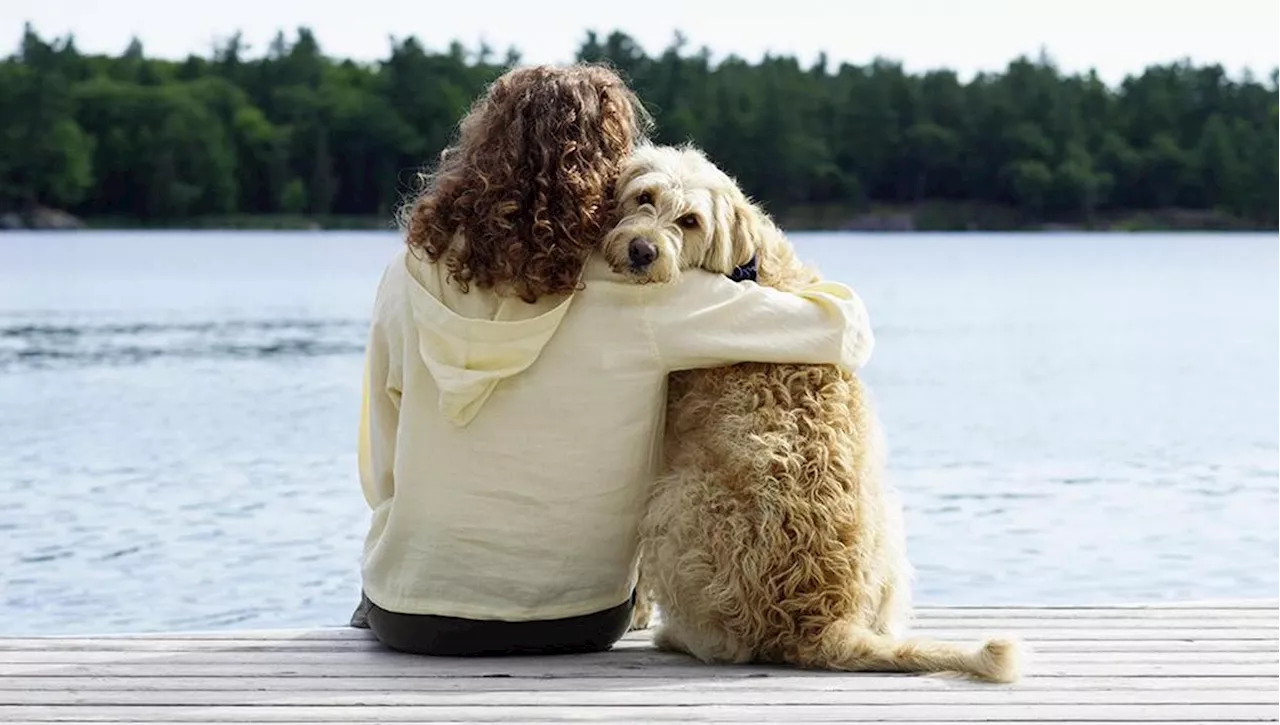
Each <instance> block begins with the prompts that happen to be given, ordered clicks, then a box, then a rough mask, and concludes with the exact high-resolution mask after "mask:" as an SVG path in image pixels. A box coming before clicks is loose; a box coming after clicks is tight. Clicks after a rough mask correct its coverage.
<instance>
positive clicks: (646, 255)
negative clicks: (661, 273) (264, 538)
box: [627, 237, 658, 269]
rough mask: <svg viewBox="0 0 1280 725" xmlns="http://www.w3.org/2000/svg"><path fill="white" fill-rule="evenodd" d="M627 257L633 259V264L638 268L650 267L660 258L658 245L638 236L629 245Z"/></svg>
mask: <svg viewBox="0 0 1280 725" xmlns="http://www.w3.org/2000/svg"><path fill="white" fill-rule="evenodd" d="M627 257H629V258H630V259H631V266H632V267H635V268H636V269H641V268H643V267H648V266H649V265H650V264H653V260H655V259H657V258H658V245H656V244H654V243H653V242H651V241H649V240H648V239H645V238H644V237H636V238H635V239H632V240H631V244H629V245H627Z"/></svg>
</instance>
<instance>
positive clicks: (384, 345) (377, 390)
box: [356, 323, 400, 510]
mask: <svg viewBox="0 0 1280 725" xmlns="http://www.w3.org/2000/svg"><path fill="white" fill-rule="evenodd" d="M389 353H390V350H389V346H388V341H387V338H386V336H385V335H384V334H383V332H382V330H381V329H380V326H379V325H378V324H377V323H375V324H374V325H373V328H372V330H371V331H370V335H369V344H368V348H367V350H366V352H365V363H364V382H363V384H362V385H361V399H360V426H359V441H358V444H357V447H356V451H357V460H358V464H359V468H360V488H361V490H362V491H363V492H364V500H365V501H366V502H367V503H368V504H369V508H371V509H375V510H376V509H377V508H378V507H379V506H381V505H382V504H383V503H385V502H386V501H388V500H389V499H391V497H392V496H394V495H395V476H394V470H395V458H396V428H397V427H398V425H399V418H400V389H399V387H400V386H399V383H398V377H399V376H398V375H396V374H395V372H396V371H395V370H394V369H393V368H394V366H393V365H392V364H391V362H392V356H391V355H390V354H389Z"/></svg>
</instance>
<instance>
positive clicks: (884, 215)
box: [0, 201, 1280, 233]
mask: <svg viewBox="0 0 1280 725" xmlns="http://www.w3.org/2000/svg"><path fill="white" fill-rule="evenodd" d="M769 211H770V213H772V214H773V215H774V217H775V218H776V219H777V220H778V221H779V223H780V224H781V225H782V226H783V227H784V228H785V229H788V230H791V231H849V232H900V233H901V232H938V231H973V232H983V231H988V232H1007V231H1027V232H1036V231H1045V232H1062V231H1112V232H1115V231H1134V232H1137V231H1141V232H1160V231H1255V232H1275V231H1280V230H1278V229H1277V227H1275V226H1260V225H1258V224H1257V223H1256V222H1251V221H1249V220H1246V219H1242V218H1239V217H1236V216H1233V215H1230V214H1226V213H1222V212H1216V211H1205V210H1198V209H1179V208H1170V209H1158V210H1152V209H1133V210H1119V211H1111V212H1107V213H1105V214H1098V215H1096V216H1095V217H1094V218H1092V219H1083V218H1081V219H1055V220H1043V219H1029V218H1027V217H1026V216H1025V215H1024V214H1022V213H1021V212H1020V211H1019V210H1018V209H1016V208H1014V207H1004V206H999V205H993V204H980V203H969V202H947V201H936V202H924V203H920V204H916V205H898V206H891V205H875V206H872V207H871V208H868V209H863V210H856V211H855V210H850V208H849V207H848V206H845V205H839V204H810V205H794V206H791V207H789V208H786V209H770V210H769ZM17 229H33V230H75V229H98V230H132V229H137V230H146V229H191V230H212V229H226V230H241V231H273V230H274V231H299V230H312V231H321V230H344V229H345V230H364V231H373V230H387V231H391V230H393V229H395V224H394V221H393V220H392V219H391V218H390V217H389V216H363V215H361V216H333V215H327V216H308V215H305V214H233V215H223V216H201V217H193V218H186V219H181V218H175V219H164V220H140V219H132V218H127V217H90V218H87V219H81V218H78V217H75V216H73V215H71V214H69V213H67V212H65V211H62V210H58V209H51V208H48V207H36V208H35V209H32V210H28V211H25V212H21V213H20V212H7V213H0V231H4V230H17Z"/></svg>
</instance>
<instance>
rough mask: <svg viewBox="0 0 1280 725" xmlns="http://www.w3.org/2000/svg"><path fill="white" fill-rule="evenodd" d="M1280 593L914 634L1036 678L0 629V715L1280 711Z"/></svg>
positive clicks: (456, 718)
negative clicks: (1012, 639) (1008, 641)
mask: <svg viewBox="0 0 1280 725" xmlns="http://www.w3.org/2000/svg"><path fill="white" fill-rule="evenodd" d="M1277 606H1278V603H1277V602H1275V601H1270V600H1268V601H1261V602H1256V601H1251V602H1228V603H1203V604H1179V605H1152V606H1126V607H1003V608H978V607H946V608H922V609H921V610H920V611H919V622H918V625H917V630H916V631H917V632H918V633H921V634H928V635H934V636H938V637H947V638H953V639H964V640H968V639H976V638H978V637H980V636H981V635H983V634H992V633H998V632H1005V633H1011V634H1015V635H1018V636H1020V637H1021V638H1023V639H1024V640H1025V641H1026V642H1028V643H1029V644H1030V645H1031V647H1032V648H1033V649H1034V654H1033V658H1032V659H1031V660H1030V661H1029V662H1028V664H1027V668H1026V673H1027V676H1026V677H1025V679H1023V680H1022V681H1021V682H1019V683H1016V684H1013V685H990V684H979V683H973V682H970V681H966V680H959V679H956V678H954V677H949V676H940V675H928V676H918V675H880V674H871V675H867V674H858V675H847V674H833V673H804V672H798V671H795V670H788V669H780V668H772V667H769V668H766V667H756V666H744V667H707V666H703V665H701V664H698V663H696V662H693V661H691V660H689V659H687V658H685V657H681V656H677V655H668V654H662V653H658V652H655V651H653V649H652V648H651V647H650V646H649V644H648V633H646V632H640V633H633V634H632V635H631V636H629V637H628V638H627V639H626V641H625V642H623V643H621V644H620V645H619V646H618V647H617V648H616V649H615V650H614V651H612V652H609V653H604V654H598V655H580V656H562V657H540V658H507V659H433V658H426V657H415V656H411V655H402V654H397V653H393V652H388V651H386V650H384V649H382V648H381V647H380V645H378V644H377V643H376V642H375V641H373V640H372V639H371V637H370V635H369V634H368V633H367V632H365V631H361V630H352V629H321V630H297V631H265V632H208V633H183V634H145V635H130V636H122V635H116V636H102V637H91V638H86V637H51V638H7V639H4V638H0V721H3V722H23V723H37V722H39V723H46V722H61V723H71V722H130V723H157V722H167V723H178V722H204V723H321V722H341V723H400V722H455V723H461V722H521V723H543V722H564V721H591V722H627V723H646V722H666V721H721V722H734V723H770V724H774V723H777V724H779V725H780V724H781V723H801V722H824V723H829V722H857V723H864V724H870V723H889V722H913V723H971V722H998V723H1006V724H1007V723H1027V724H1030V723H1052V722H1074V723H1090V724H1092V725H1098V724H1099V723H1129V722H1139V723H1145V724H1146V725H1151V724H1152V723H1175V722H1177V723H1191V722H1194V723H1227V722H1230V723H1236V722H1273V723H1274V722H1277V721H1278V719H1277V713H1278V710H1280V699H1278V695H1277V690H1278V689H1280V664H1278V662H1280V648H1278V646H1277V632H1278V631H1280V618H1278V613H1280V609H1278V608H1277Z"/></svg>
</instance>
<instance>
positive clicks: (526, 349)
mask: <svg viewBox="0 0 1280 725" xmlns="http://www.w3.org/2000/svg"><path fill="white" fill-rule="evenodd" d="M406 263H407V264H408V265H409V266H410V269H411V273H410V274H408V275H406V276H407V278H408V279H407V280H406V283H407V285H408V287H409V290H408V291H409V302H410V306H411V308H412V314H413V323H414V325H415V326H416V328H417V333H418V355H420V356H421V357H422V362H423V364H424V365H426V367H427V370H429V371H430V372H431V377H432V378H433V379H434V380H435V384H436V388H437V389H438V390H439V391H440V398H439V406H440V412H441V413H442V414H443V415H444V416H445V417H446V418H447V419H448V420H450V421H451V422H453V423H454V424H455V425H458V426H466V425H467V424H468V423H470V422H471V421H472V420H473V419H474V418H475V417H476V415H477V414H479V412H480V409H481V408H482V407H483V406H484V404H485V402H486V401H487V400H488V399H489V396H490V395H492V394H493V391H494V390H495V389H496V388H497V387H498V384H499V383H501V382H502V381H503V380H505V379H507V378H510V377H512V376H514V375H517V374H519V373H521V372H523V371H524V370H526V369H528V368H529V366H531V365H533V363H534V361H536V360H537V359H538V356H539V355H540V354H541V353H542V350H543V348H544V347H546V344H547V342H548V341H549V340H551V337H552V336H553V335H554V334H555V332H556V330H557V329H558V328H559V326H560V322H561V321H562V320H563V319H564V316H565V313H567V312H568V311H569V304H570V303H571V302H572V301H573V296H572V295H571V296H569V297H567V298H565V299H564V300H562V301H559V302H557V303H555V304H554V306H551V307H550V308H549V309H548V308H547V306H548V303H537V304H535V305H530V304H527V303H525V302H523V301H522V300H519V299H509V298H500V297H498V296H497V295H493V294H492V293H490V292H488V291H484V290H477V289H475V288H472V291H471V292H470V293H466V294H464V293H461V292H459V291H458V290H457V289H456V288H453V287H452V286H450V285H448V283H447V280H446V279H445V278H444V272H443V270H441V269H439V268H437V267H436V265H431V264H418V263H417V261H416V260H415V258H413V257H408V258H407V259H406ZM415 267H416V268H415ZM412 272H418V274H413V273H412Z"/></svg>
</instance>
